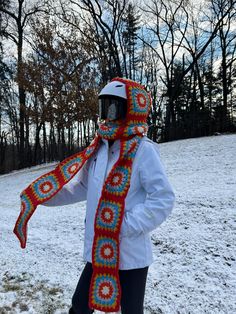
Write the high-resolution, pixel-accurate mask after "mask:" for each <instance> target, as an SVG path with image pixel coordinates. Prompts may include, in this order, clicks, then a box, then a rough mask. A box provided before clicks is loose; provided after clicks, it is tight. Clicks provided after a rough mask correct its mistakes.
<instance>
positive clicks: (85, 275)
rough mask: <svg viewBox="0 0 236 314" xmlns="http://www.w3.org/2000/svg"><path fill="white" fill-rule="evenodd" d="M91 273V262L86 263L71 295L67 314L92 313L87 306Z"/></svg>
mask: <svg viewBox="0 0 236 314" xmlns="http://www.w3.org/2000/svg"><path fill="white" fill-rule="evenodd" d="M92 273H93V268H92V264H91V263H87V264H86V265H85V267H84V270H83V272H82V274H81V276H80V279H79V282H78V284H77V287H76V289H75V292H74V295H73V297H72V307H71V309H70V310H69V314H92V313H93V310H91V309H90V308H89V306H88V301H89V287H90V281H91V277H92Z"/></svg>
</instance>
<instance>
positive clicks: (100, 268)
mask: <svg viewBox="0 0 236 314" xmlns="http://www.w3.org/2000/svg"><path fill="white" fill-rule="evenodd" d="M114 80H117V81H121V82H124V83H125V84H126V92H127V95H128V99H127V101H128V112H127V118H126V121H125V122H116V123H114V122H113V123H108V124H102V125H100V127H99V130H98V134H97V136H96V137H95V139H94V140H93V141H92V143H91V144H90V145H89V146H88V147H87V148H86V149H85V150H84V151H82V152H80V153H77V154H75V155H73V156H71V157H68V158H66V159H65V160H64V161H62V162H61V163H60V164H59V165H58V166H57V167H56V168H55V169H54V170H52V171H50V172H48V173H46V174H44V175H43V176H41V177H40V178H38V179H37V180H35V181H34V182H32V183H31V184H30V185H29V186H28V187H27V188H26V189H25V190H24V191H23V192H22V193H21V212H20V215H19V217H18V219H17V222H16V225H15V228H14V233H15V234H16V236H17V237H18V238H19V240H20V243H21V247H22V248H25V246H26V240H27V223H28V221H29V219H30V217H31V216H32V214H33V213H34V211H35V209H36V207H37V206H38V205H39V204H43V203H44V202H45V201H47V200H49V199H51V198H52V197H53V196H54V195H55V194H56V193H58V192H59V191H60V190H61V189H62V188H63V186H64V185H65V184H66V183H68V182H69V181H70V180H71V179H72V178H73V177H74V176H75V175H76V174H77V173H78V171H79V170H80V169H81V168H82V167H83V165H84V163H85V162H86V161H87V160H88V159H89V158H90V157H91V156H92V155H93V153H94V152H95V151H96V150H97V149H98V147H99V144H100V140H101V138H105V139H108V140H115V139H118V138H119V139H120V143H121V145H120V155H119V159H118V160H117V162H116V163H115V164H114V166H113V167H112V169H111V171H110V173H109V175H108V177H107V178H106V180H105V182H104V185H103V189H102V193H101V197H100V200H99V203H98V207H97V210H96V217H95V223H94V240H93V248H92V265H93V275H92V279H91V284H90V294H89V306H90V307H91V308H92V309H97V310H100V311H104V312H114V311H118V310H119V308H120V299H121V287H120V282H119V255H120V252H119V233H120V228H121V223H122V219H123V215H124V204H125V198H126V195H127V193H128V190H129V186H130V178H131V171H132V164H133V161H134V158H135V154H136V152H137V149H138V147H139V143H140V140H141V138H142V136H143V134H144V133H145V132H146V131H147V124H146V117H147V113H148V110H149V107H150V98H149V95H148V94H147V92H146V91H145V90H144V89H143V87H142V86H141V85H139V84H137V83H135V82H133V81H130V80H126V79H120V78H116V79H114Z"/></svg>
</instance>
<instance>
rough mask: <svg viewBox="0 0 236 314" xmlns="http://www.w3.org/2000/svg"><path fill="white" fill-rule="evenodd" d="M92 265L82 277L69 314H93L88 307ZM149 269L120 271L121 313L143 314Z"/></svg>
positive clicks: (86, 268)
mask: <svg viewBox="0 0 236 314" xmlns="http://www.w3.org/2000/svg"><path fill="white" fill-rule="evenodd" d="M92 272H93V269H92V264H91V263H87V264H86V265H85V267H84V270H83V272H82V274H81V276H80V279H79V282H78V285H77V287H76V290H75V293H74V295H73V297H72V308H71V309H70V311H69V314H92V313H93V310H91V309H90V308H89V307H88V300H89V287H90V281H91V277H92ZM147 272H148V267H145V268H138V269H130V270H120V271H119V277H120V284H121V291H122V294H121V312H122V314H143V301H144V294H145V286H146V279H147Z"/></svg>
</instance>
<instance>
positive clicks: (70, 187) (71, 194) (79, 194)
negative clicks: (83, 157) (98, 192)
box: [42, 164, 88, 206]
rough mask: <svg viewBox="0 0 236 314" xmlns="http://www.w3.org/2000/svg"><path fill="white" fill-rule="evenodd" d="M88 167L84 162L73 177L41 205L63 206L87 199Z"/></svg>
mask: <svg viewBox="0 0 236 314" xmlns="http://www.w3.org/2000/svg"><path fill="white" fill-rule="evenodd" d="M87 185H88V168H87V164H85V165H84V166H83V167H82V169H80V171H79V172H78V173H77V174H76V175H75V177H74V178H73V179H72V180H71V181H69V182H68V183H67V184H65V185H64V186H63V188H62V189H61V190H60V191H59V192H58V193H57V194H56V195H54V196H53V197H52V198H51V199H50V200H48V201H46V202H44V203H43V204H42V205H43V206H59V205H61V206H63V205H68V204H73V203H77V202H81V201H85V200H86V199H87Z"/></svg>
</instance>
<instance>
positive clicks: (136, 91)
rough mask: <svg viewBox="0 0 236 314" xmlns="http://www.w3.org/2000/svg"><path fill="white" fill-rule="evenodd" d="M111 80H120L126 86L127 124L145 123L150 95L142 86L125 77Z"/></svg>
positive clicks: (149, 104)
mask: <svg viewBox="0 0 236 314" xmlns="http://www.w3.org/2000/svg"><path fill="white" fill-rule="evenodd" d="M113 81H118V82H122V83H124V84H125V86H126V95H127V114H126V123H127V124H129V125H130V124H140V123H144V124H146V123H147V117H148V114H149V111H150V109H151V96H150V94H149V93H148V92H147V91H146V90H145V88H144V86H143V85H141V84H139V83H137V82H135V81H132V80H129V79H125V78H120V77H115V78H114V79H112V82H113Z"/></svg>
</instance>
